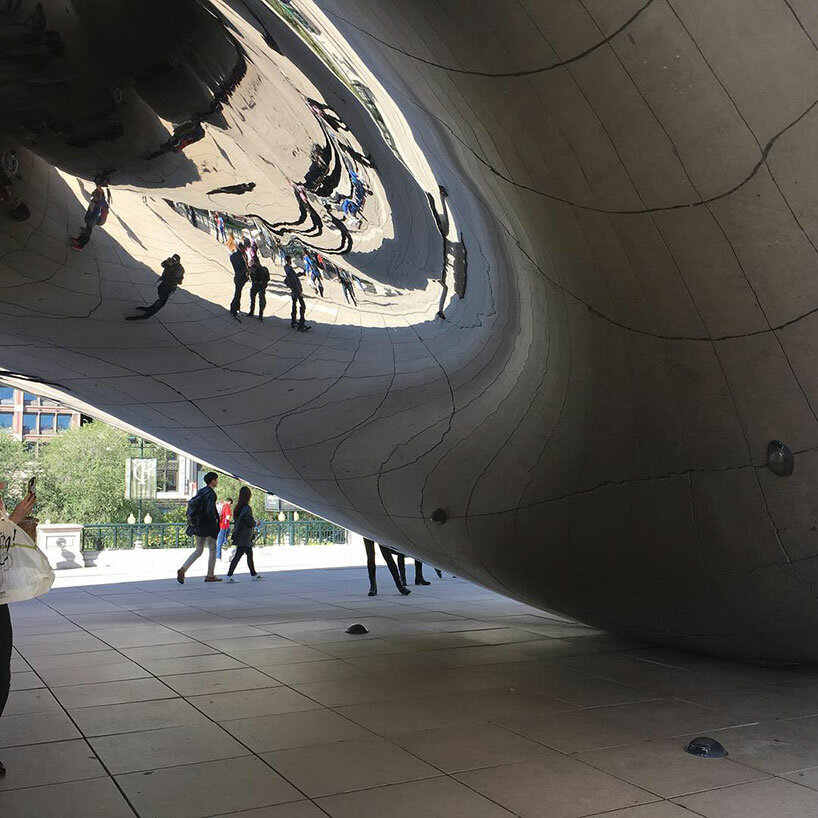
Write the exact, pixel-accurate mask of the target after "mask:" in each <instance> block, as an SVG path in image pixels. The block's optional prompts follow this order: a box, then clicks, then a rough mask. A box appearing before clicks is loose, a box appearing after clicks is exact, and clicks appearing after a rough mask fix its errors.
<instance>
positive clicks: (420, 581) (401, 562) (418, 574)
mask: <svg viewBox="0 0 818 818" xmlns="http://www.w3.org/2000/svg"><path fill="white" fill-rule="evenodd" d="M395 553H396V554H397V555H398V571H399V572H400V579H401V582H402V583H403V584H404V585H408V583H407V582H406V556H405V555H404V554H401V553H399V552H397V551H396V552H395ZM431 584H432V583H431V582H429V580H428V579H424V577H423V563H422V562H421V561H420V560H415V585H431Z"/></svg>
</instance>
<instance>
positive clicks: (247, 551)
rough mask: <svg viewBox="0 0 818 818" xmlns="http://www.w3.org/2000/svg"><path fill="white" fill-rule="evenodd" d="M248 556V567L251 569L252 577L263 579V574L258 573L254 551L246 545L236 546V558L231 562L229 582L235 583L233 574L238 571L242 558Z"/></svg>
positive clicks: (228, 572) (228, 573)
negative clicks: (254, 560)
mask: <svg viewBox="0 0 818 818" xmlns="http://www.w3.org/2000/svg"><path fill="white" fill-rule="evenodd" d="M244 555H246V556H247V567H248V568H249V569H250V576H251V577H252V578H253V579H261V574H259V573H258V572H257V571H256V564H255V563H254V562H253V549H252V548H248V547H247V546H246V545H239V546H236V556H235V557H233V559H232V560H231V561H230V568H229V569H228V571H227V581H228V582H235V581H236V580H234V579H233V572H234V571H235V570H236V568H237V566H238V564H239V560H240V559H241V558H242V556H244Z"/></svg>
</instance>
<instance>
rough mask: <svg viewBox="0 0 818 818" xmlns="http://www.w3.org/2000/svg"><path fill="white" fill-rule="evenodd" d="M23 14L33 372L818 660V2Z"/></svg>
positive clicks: (593, 585) (19, 104)
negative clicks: (320, 289)
mask: <svg viewBox="0 0 818 818" xmlns="http://www.w3.org/2000/svg"><path fill="white" fill-rule="evenodd" d="M2 9H3V11H2V12H0V43H1V44H2V48H1V49H0V70H2V80H1V81H0V152H2V159H3V169H4V174H5V177H6V178H4V179H3V180H2V181H3V185H2V192H3V194H4V196H5V197H6V198H7V201H5V202H2V203H0V209H2V213H0V245H1V247H0V301H2V304H0V311H1V312H2V316H3V326H2V353H1V354H0V364H2V366H3V367H5V369H6V370H7V371H8V372H11V373H18V374H19V375H21V376H26V377H28V378H33V379H35V380H38V381H40V382H41V383H43V384H46V385H49V387H50V388H53V389H54V390H55V391H58V392H60V393H62V394H64V395H66V396H67V397H68V400H70V401H73V402H74V403H76V404H82V405H88V406H92V407H94V408H95V409H96V410H97V411H100V412H103V413H105V414H106V415H107V416H110V417H112V418H115V419H116V420H117V421H118V422H120V423H122V424H125V425H127V426H129V427H131V428H134V429H139V430H142V431H143V432H144V433H146V434H148V435H151V436H153V437H155V438H157V439H159V440H161V441H164V442H166V443H168V444H170V445H171V446H174V447H177V448H179V449H181V450H184V451H187V452H189V453H191V454H194V455H196V456H198V457H199V458H201V459H202V460H204V461H205V462H207V463H210V464H213V465H214V466H217V467H219V468H221V469H225V470H227V471H230V472H232V473H235V474H237V475H240V476H241V477H242V478H244V479H246V480H248V481H250V482H252V483H254V484H257V485H259V486H262V487H265V488H267V489H269V490H272V491H275V492H277V493H278V494H280V495H282V496H284V497H286V498H288V499H290V500H292V501H294V502H296V503H298V504H300V505H302V506H304V507H306V508H309V509H311V510H313V511H315V512H317V513H318V514H321V515H323V516H326V517H328V518H329V519H332V520H335V521H338V522H340V523H343V524H345V525H347V526H349V527H350V528H352V529H354V530H356V531H359V532H361V533H363V534H366V535H367V536H371V537H373V538H374V539H376V540H379V541H381V542H383V543H385V544H388V545H391V546H394V547H396V548H399V549H400V550H402V551H406V552H408V553H410V554H413V555H417V556H418V557H420V558H422V559H423V560H424V561H429V562H431V563H432V564H434V565H440V566H443V567H446V568H449V569H451V570H452V571H454V572H455V573H457V574H458V575H460V576H465V577H468V578H470V579H473V580H475V581H477V582H480V583H483V584H485V585H487V586H490V587H492V588H496V589H498V590H500V591H502V592H504V593H506V594H508V595H510V596H514V597H516V598H518V599H523V600H526V601H528V602H530V603H531V604H533V605H536V606H540V607H543V608H549V609H552V610H556V611H560V612H564V613H566V614H570V615H572V616H575V617H577V618H579V619H581V620H583V621H585V622H590V623H594V624H597V625H599V626H602V627H605V628H612V629H616V630H619V631H623V632H627V633H632V634H637V635H639V636H641V637H644V638H646V639H649V640H654V641H656V642H660V643H664V644H667V645H672V646H677V647H685V648H692V649H697V650H704V651H709V652H713V653H718V654H723V655H730V656H737V657H745V658H749V659H769V660H783V661H788V660H815V659H818V644H816V641H815V639H814V633H815V631H816V628H818V590H816V589H817V588H818V491H817V490H816V488H817V485H816V484H817V483H818V451H817V448H816V447H818V417H817V416H816V405H818V376H817V375H816V372H817V371H818V370H817V369H816V350H818V253H816V242H817V241H818V147H816V146H818V108H817V107H816V106H817V105H818V47H817V46H816V43H818V12H816V9H815V4H814V3H810V2H808V0H757V1H756V0H751V1H750V2H747V0H741V1H740V0H720V2H718V3H713V2H705V0H684V2H681V0H539V1H538V2H533V1H532V2H529V1H528V0H523V1H522V2H519V3H517V2H507V3H497V2H489V0H472V2H469V3H464V2H455V0H444V2H434V3H432V2H426V0H421V2H412V3H402V2H397V0H373V2H370V3H366V4H359V3H342V2H340V0H291V1H290V2H285V0H266V2H265V0H209V2H205V0H202V1H201V2H196V1H195V0H173V2H162V3H160V2H158V1H157V0H67V2H61V3H56V2H47V1H44V2H42V3H34V2H31V0H3V2H2ZM95 183H98V184H100V186H101V187H100V188H99V191H104V189H105V185H106V184H107V185H108V189H109V190H110V191H111V193H112V200H111V205H110V215H109V216H108V218H107V221H106V222H105V223H104V224H98V221H96V219H97V216H96V214H93V213H92V216H91V224H90V226H89V225H88V223H87V222H86V221H84V220H85V216H86V208H87V207H88V202H89V197H90V196H91V195H92V191H94V189H95ZM96 195H97V198H99V196H100V195H102V194H101V193H100V192H98V193H97V194H96ZM169 205H171V206H169ZM214 213H222V214H227V215H228V218H227V224H228V230H230V231H238V230H239V229H240V228H244V229H246V230H249V231H250V232H251V233H252V234H253V235H255V236H256V237H257V241H258V243H259V245H260V248H261V252H262V256H264V255H265V254H266V255H272V256H273V258H271V259H263V260H264V261H265V264H266V265H267V266H268V267H269V268H270V270H271V273H272V279H271V284H270V286H269V292H268V308H267V314H266V317H265V320H264V321H263V322H257V321H248V320H247V319H244V320H242V321H241V322H238V321H237V320H235V319H234V318H233V317H232V316H231V315H230V314H229V312H228V309H227V306H228V304H229V303H230V299H231V297H232V294H233V279H232V269H231V267H230V263H229V261H228V251H227V250H226V249H225V246H224V245H223V244H221V243H220V242H219V241H218V240H217V236H216V232H215V230H214V228H213V224H212V222H211V221H210V220H211V218H212V216H213V214H214ZM15 217H16V218H15ZM18 219H19V220H18ZM83 231H85V233H83ZM78 234H79V236H78ZM72 237H73V239H74V242H73V244H72V242H71V239H72ZM276 239H279V240H280V241H281V242H282V244H283V246H284V248H285V250H288V251H290V252H292V253H293V254H294V255H296V256H299V255H300V254H301V253H302V252H303V251H304V250H305V249H306V250H309V251H312V252H313V253H315V254H316V255H320V256H321V262H322V264H323V267H324V285H325V288H326V292H325V294H324V297H323V298H322V297H321V296H320V295H318V294H315V293H313V291H312V290H311V289H310V288H309V286H305V290H306V295H307V301H308V315H307V318H308V321H309V323H310V324H311V325H312V331H311V332H310V333H299V332H295V331H293V329H291V326H290V320H289V319H290V306H291V304H290V297H289V294H288V292H287V290H286V289H285V288H284V286H283V283H282V275H283V274H282V269H281V266H280V259H279V257H278V250H277V246H276ZM85 241H87V244H84V245H83V242H85ZM173 253H178V254H179V255H180V256H181V261H182V264H183V266H184V269H185V277H184V281H183V283H182V285H181V286H180V287H179V289H178V290H176V291H175V292H173V294H172V296H171V297H170V298H169V299H167V303H166V304H165V305H164V306H163V307H162V309H161V312H159V313H158V314H156V315H154V316H153V317H151V318H149V319H148V320H146V321H135V322H130V323H128V322H126V321H125V320H124V318H125V317H126V316H129V315H132V314H133V312H134V307H135V306H136V305H138V304H147V303H150V301H152V300H153V298H154V290H155V288H156V285H157V279H158V275H159V274H160V273H161V270H162V268H161V267H160V262H161V261H162V259H165V258H167V257H168V256H170V255H171V254H173ZM316 260H317V259H316ZM246 298H247V296H246V293H245V295H244V299H245V301H244V304H243V308H245V309H246V304H247V301H246ZM353 299H354V300H353ZM356 301H357V303H355V302H356ZM771 441H779V442H780V443H781V444H782V445H784V446H785V447H787V449H788V451H789V452H791V455H792V463H794V469H792V470H791V469H789V468H787V469H780V470H779V471H781V472H782V473H781V474H779V473H775V472H774V471H772V470H771V469H770V468H768V462H767V450H768V445H769V444H770V442H771ZM781 451H783V450H781ZM787 465H788V467H789V465H791V463H790V462H789V461H788V464H787ZM787 471H790V473H789V474H788V475H787V474H786V472H787Z"/></svg>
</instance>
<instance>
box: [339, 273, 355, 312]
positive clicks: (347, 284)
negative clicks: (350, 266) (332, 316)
mask: <svg viewBox="0 0 818 818" xmlns="http://www.w3.org/2000/svg"><path fill="white" fill-rule="evenodd" d="M338 280H339V281H340V282H341V287H342V288H343V290H344V298H345V299H346V302H347V304H349V302H350V300H351V301H352V303H353V304H354V305H355V306H356V307H357V306H358V302H357V301H356V300H355V290H354V289H353V288H352V280H351V279H350V277H349V273H348V272H347V271H346V270H342V269H339V270H338Z"/></svg>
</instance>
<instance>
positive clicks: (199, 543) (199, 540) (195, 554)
mask: <svg viewBox="0 0 818 818" xmlns="http://www.w3.org/2000/svg"><path fill="white" fill-rule="evenodd" d="M195 540H196V547H195V548H194V549H193V551H192V552H191V554H190V556H189V557H188V558H187V559H186V560H185V562H184V564H183V565H182V567H181V568H180V569H179V570H178V571H177V572H176V581H177V582H179V583H180V584H182V585H184V582H185V574H186V573H187V569H188V568H190V566H191V565H193V563H194V562H196V560H197V559H199V557H201V556H202V551H204V541H205V538H204V537H196V538H195Z"/></svg>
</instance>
